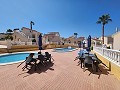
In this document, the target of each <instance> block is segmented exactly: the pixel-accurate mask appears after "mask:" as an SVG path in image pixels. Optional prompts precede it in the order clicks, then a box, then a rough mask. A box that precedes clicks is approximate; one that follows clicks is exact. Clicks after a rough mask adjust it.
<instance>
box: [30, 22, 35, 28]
mask: <svg viewBox="0 0 120 90" xmlns="http://www.w3.org/2000/svg"><path fill="white" fill-rule="evenodd" d="M32 25H35V23H34V22H33V21H30V29H31V30H32Z"/></svg>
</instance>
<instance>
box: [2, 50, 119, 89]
mask: <svg viewBox="0 0 120 90" xmlns="http://www.w3.org/2000/svg"><path fill="white" fill-rule="evenodd" d="M45 51H46V50H44V51H42V52H45ZM47 51H49V52H50V53H51V54H52V56H53V58H54V60H55V61H53V64H48V66H47V67H43V66H41V70H39V69H37V71H34V69H32V70H30V71H29V72H28V71H27V70H25V71H22V67H23V66H24V64H22V65H21V66H20V67H19V68H17V66H18V65H19V64H20V63H18V64H12V65H5V66H0V90H120V81H119V80H118V79H117V78H116V77H115V76H114V75H112V74H111V73H110V72H109V71H108V70H107V69H106V68H104V67H103V66H101V70H102V73H100V72H98V73H94V74H93V73H92V74H90V71H89V70H86V71H85V72H83V69H81V68H80V66H78V65H77V64H78V61H77V60H76V61H74V58H75V57H76V56H77V53H78V50H76V51H73V52H65V53H57V52H52V50H51V49H50V50H47ZM89 74H90V75H89Z"/></svg>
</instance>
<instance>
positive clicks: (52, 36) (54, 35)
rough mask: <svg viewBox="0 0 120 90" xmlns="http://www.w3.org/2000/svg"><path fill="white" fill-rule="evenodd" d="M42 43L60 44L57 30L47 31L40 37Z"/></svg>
mask: <svg viewBox="0 0 120 90" xmlns="http://www.w3.org/2000/svg"><path fill="white" fill-rule="evenodd" d="M42 39H43V40H42V41H43V44H60V43H61V37H60V34H59V32H49V33H48V34H44V35H43V37H42Z"/></svg>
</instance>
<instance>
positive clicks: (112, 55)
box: [93, 47, 120, 66]
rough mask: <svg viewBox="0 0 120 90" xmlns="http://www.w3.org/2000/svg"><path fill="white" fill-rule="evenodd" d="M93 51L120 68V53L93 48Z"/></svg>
mask: <svg viewBox="0 0 120 90" xmlns="http://www.w3.org/2000/svg"><path fill="white" fill-rule="evenodd" d="M93 50H94V51H95V52H97V53H99V54H100V55H102V56H103V57H105V58H106V59H108V60H109V61H111V62H114V63H115V64H116V65H119V66H120V51H118V50H113V49H106V48H102V47H93Z"/></svg>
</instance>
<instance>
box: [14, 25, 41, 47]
mask: <svg viewBox="0 0 120 90" xmlns="http://www.w3.org/2000/svg"><path fill="white" fill-rule="evenodd" d="M13 32H14V33H13V41H14V43H19V44H22V43H24V44H25V45H27V44H28V43H30V42H31V44H32V40H33V39H34V40H35V44H36V45H37V44H38V37H39V35H40V32H37V31H36V30H31V29H29V28H25V27H23V28H22V29H21V31H20V30H19V29H14V30H13Z"/></svg>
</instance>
